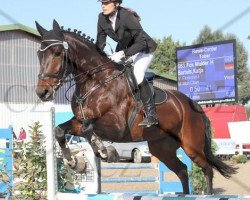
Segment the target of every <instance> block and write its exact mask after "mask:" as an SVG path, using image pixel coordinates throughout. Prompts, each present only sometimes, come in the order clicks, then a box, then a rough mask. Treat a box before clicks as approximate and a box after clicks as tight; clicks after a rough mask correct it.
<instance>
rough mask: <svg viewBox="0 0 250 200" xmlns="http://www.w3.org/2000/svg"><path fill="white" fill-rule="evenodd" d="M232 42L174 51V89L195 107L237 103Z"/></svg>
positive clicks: (234, 53)
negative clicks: (184, 95) (175, 87)
mask: <svg viewBox="0 0 250 200" xmlns="http://www.w3.org/2000/svg"><path fill="white" fill-rule="evenodd" d="M235 44H236V42H235V40H227V41H222V42H215V43H209V44H200V45H192V46H185V47H180V48H177V51H176V55H177V77H178V90H179V91H180V92H182V93H184V94H186V95H187V96H188V97H190V98H191V99H193V100H194V101H196V102H198V103H199V104H214V103H226V102H235V101H237V89H236V88H237V87H236V86H237V84H236V51H235Z"/></svg>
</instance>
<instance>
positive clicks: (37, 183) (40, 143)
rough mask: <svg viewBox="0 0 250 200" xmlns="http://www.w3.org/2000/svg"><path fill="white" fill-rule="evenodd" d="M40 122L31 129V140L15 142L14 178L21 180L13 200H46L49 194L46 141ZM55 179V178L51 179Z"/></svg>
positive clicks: (17, 184) (35, 123)
mask: <svg viewBox="0 0 250 200" xmlns="http://www.w3.org/2000/svg"><path fill="white" fill-rule="evenodd" d="M41 127H42V125H41V124H40V123H39V122H34V123H33V124H32V125H31V126H29V128H30V131H29V132H30V136H31V140H30V141H28V142H26V141H23V140H22V141H18V140H17V141H15V143H14V146H15V151H14V155H13V156H14V176H15V178H17V179H18V180H19V182H18V183H16V186H15V187H16V188H15V190H18V191H19V192H20V194H18V193H17V194H15V195H14V196H13V198H12V199H13V200H19V199H25V200H45V199H46V192H47V169H46V152H45V147H44V146H45V140H44V138H43V135H42V132H41V131H40V128H41ZM50 178H54V177H50Z"/></svg>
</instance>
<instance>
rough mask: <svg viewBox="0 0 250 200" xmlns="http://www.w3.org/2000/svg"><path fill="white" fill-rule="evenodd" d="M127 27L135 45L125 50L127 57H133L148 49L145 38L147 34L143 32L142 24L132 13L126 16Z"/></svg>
mask: <svg viewBox="0 0 250 200" xmlns="http://www.w3.org/2000/svg"><path fill="white" fill-rule="evenodd" d="M126 26H127V29H128V30H129V31H130V33H131V36H132V37H133V40H134V42H133V44H132V45H131V46H130V47H128V48H127V49H124V53H125V55H126V56H132V55H134V54H136V53H138V52H140V51H143V50H145V49H146V48H147V42H146V39H145V37H144V34H145V32H144V31H143V29H142V27H141V24H140V22H139V20H138V18H136V17H135V16H134V15H133V14H132V13H130V14H129V15H127V16H126Z"/></svg>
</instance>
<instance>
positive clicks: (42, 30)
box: [35, 21, 48, 36]
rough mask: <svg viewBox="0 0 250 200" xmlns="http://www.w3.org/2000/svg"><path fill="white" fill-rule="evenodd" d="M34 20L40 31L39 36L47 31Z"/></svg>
mask: <svg viewBox="0 0 250 200" xmlns="http://www.w3.org/2000/svg"><path fill="white" fill-rule="evenodd" d="M35 22H36V29H37V31H38V32H39V33H40V35H41V36H43V35H44V33H46V32H48V31H47V30H46V29H45V28H43V27H42V26H41V25H40V24H39V23H38V22H37V21H35Z"/></svg>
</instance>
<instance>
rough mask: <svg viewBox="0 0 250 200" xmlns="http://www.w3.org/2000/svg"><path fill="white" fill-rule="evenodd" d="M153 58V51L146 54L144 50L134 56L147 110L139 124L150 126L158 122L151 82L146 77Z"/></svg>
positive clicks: (136, 72) (136, 75) (138, 80)
mask: <svg viewBox="0 0 250 200" xmlns="http://www.w3.org/2000/svg"><path fill="white" fill-rule="evenodd" d="M152 60H153V54H152V53H148V54H146V53H143V52H139V53H137V54H135V55H134V56H133V62H134V74H135V77H136V80H137V83H138V84H139V90H140V96H141V100H142V103H143V107H144V111H145V118H144V119H143V121H142V122H141V123H140V124H139V126H146V127H150V126H152V125H155V124H158V120H157V117H156V111H155V105H154V99H153V94H152V91H151V89H150V86H149V83H148V82H147V80H146V79H145V78H144V76H145V72H146V71H147V69H148V67H149V65H150V64H151V62H152Z"/></svg>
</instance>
